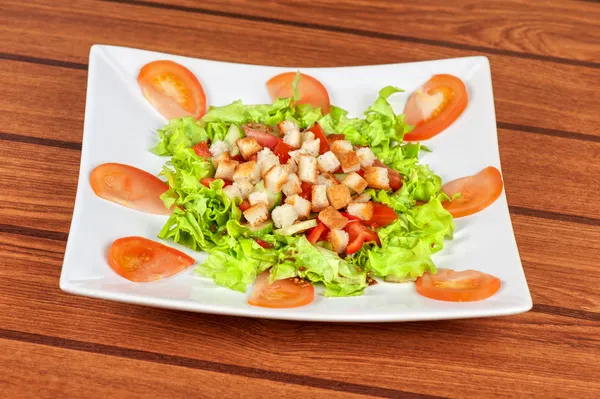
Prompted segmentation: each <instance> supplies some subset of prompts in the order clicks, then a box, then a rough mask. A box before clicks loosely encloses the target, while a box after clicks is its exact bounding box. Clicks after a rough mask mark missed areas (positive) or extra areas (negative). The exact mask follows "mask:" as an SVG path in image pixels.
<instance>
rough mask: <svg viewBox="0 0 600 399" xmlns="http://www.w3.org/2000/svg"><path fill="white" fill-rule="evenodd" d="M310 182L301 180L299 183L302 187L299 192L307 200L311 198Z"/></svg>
mask: <svg viewBox="0 0 600 399" xmlns="http://www.w3.org/2000/svg"><path fill="white" fill-rule="evenodd" d="M312 186H313V185H312V184H310V183H307V182H304V181H303V182H302V183H301V184H300V187H301V188H302V192H301V193H300V196H301V197H302V198H304V199H306V200H308V201H311V200H312Z"/></svg>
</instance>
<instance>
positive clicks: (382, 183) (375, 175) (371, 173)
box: [365, 166, 390, 190]
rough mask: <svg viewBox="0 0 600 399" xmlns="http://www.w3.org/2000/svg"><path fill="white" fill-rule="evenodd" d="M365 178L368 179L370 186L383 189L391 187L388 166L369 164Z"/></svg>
mask: <svg viewBox="0 0 600 399" xmlns="http://www.w3.org/2000/svg"><path fill="white" fill-rule="evenodd" d="M365 180H366V181H367V184H368V185H369V187H372V188H377V189H381V190H389V189H390V179H389V177H388V170H387V169H386V168H380V167H377V166H367V167H366V168H365Z"/></svg>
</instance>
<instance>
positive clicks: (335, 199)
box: [327, 184, 352, 209]
mask: <svg viewBox="0 0 600 399" xmlns="http://www.w3.org/2000/svg"><path fill="white" fill-rule="evenodd" d="M327 199H328V200H329V204H331V206H333V207H334V208H335V209H342V208H345V207H346V206H347V205H348V204H349V203H350V201H352V197H351V196H350V190H349V189H348V187H347V186H345V185H343V184H338V185H335V186H331V187H327Z"/></svg>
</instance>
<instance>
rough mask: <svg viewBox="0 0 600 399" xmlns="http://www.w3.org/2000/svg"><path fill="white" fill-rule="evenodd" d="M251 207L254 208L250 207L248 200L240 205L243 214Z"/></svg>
mask: <svg viewBox="0 0 600 399" xmlns="http://www.w3.org/2000/svg"><path fill="white" fill-rule="evenodd" d="M251 207H252V205H250V202H249V201H248V200H243V201H242V202H241V203H240V209H241V210H242V212H244V211H247V210H248V209H250V208H251Z"/></svg>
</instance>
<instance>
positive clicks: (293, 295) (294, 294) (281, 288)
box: [248, 271, 315, 308]
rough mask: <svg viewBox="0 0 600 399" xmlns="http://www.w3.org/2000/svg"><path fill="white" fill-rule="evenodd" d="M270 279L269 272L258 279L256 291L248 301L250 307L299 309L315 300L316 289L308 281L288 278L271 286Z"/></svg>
mask: <svg viewBox="0 0 600 399" xmlns="http://www.w3.org/2000/svg"><path fill="white" fill-rule="evenodd" d="M268 277H269V272H268V271H264V272H262V273H261V274H260V275H259V276H258V278H257V279H256V282H255V283H254V290H253V291H252V294H251V295H250V298H249V299H248V303H249V304H250V305H253V306H260V307H263V308H297V307H300V306H304V305H308V304H309V303H311V302H312V301H313V300H314V299H315V289H314V288H313V286H312V284H311V283H309V282H307V281H304V280H301V279H296V280H297V281H294V279H291V278H288V279H285V280H277V281H275V282H273V283H272V284H269V282H268V281H267V279H268Z"/></svg>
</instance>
